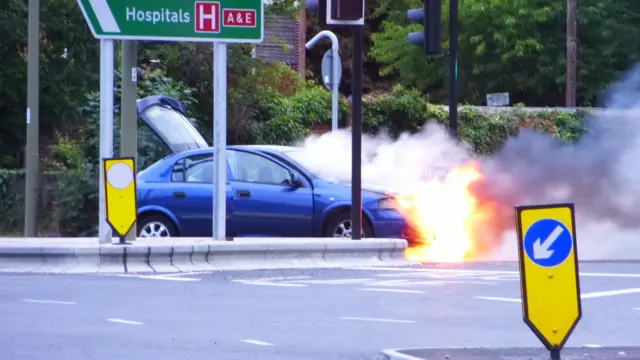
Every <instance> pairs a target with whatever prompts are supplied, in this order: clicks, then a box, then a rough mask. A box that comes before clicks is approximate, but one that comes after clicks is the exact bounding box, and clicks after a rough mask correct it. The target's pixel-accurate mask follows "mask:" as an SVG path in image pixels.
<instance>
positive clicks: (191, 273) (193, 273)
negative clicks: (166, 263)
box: [158, 271, 214, 277]
mask: <svg viewBox="0 0 640 360" xmlns="http://www.w3.org/2000/svg"><path fill="white" fill-rule="evenodd" d="M211 273H214V271H211V272H208V271H192V272H183V273H175V274H162V275H158V276H162V277H174V276H187V275H204V274H211Z"/></svg>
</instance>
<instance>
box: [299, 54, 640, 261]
mask: <svg viewBox="0 0 640 360" xmlns="http://www.w3.org/2000/svg"><path fill="white" fill-rule="evenodd" d="M600 108H604V111H599V112H596V113H595V114H594V115H592V116H591V117H589V118H588V119H587V123H586V126H587V128H588V132H587V133H586V134H585V135H583V136H582V138H581V139H580V141H579V142H577V143H576V144H567V143H565V142H563V141H561V140H558V139H556V138H554V137H552V136H550V135H548V134H543V133H539V132H536V131H534V130H522V131H520V132H519V134H518V135H517V136H514V137H512V138H510V139H508V140H507V141H506V142H505V144H504V146H503V147H502V148H501V149H500V150H499V151H498V152H497V153H496V154H495V155H494V156H492V157H490V158H486V159H478V158H476V157H475V156H474V155H473V153H472V152H471V151H470V149H469V147H468V146H466V145H464V144H462V145H461V144H460V143H458V142H456V141H454V140H452V139H451V138H450V137H449V135H448V133H447V131H446V129H444V128H442V127H441V126H439V125H437V124H435V123H428V124H427V125H425V126H424V128H423V129H422V131H421V132H419V133H417V134H412V135H410V134H403V135H402V136H400V138H398V139H395V140H394V139H392V138H391V137H389V136H387V135H386V134H382V135H378V136H364V137H363V139H362V180H363V186H364V185H367V184H375V185H378V186H380V187H383V188H385V189H388V190H392V191H393V190H402V192H405V193H406V192H411V191H412V189H416V188H419V187H420V186H422V185H423V184H424V182H425V181H428V180H429V179H430V178H432V177H433V176H439V175H442V174H443V173H444V172H446V171H447V170H451V169H452V168H453V167H455V166H458V165H460V164H463V163H465V162H466V161H469V160H472V159H473V160H474V161H477V162H479V163H480V170H481V172H482V174H483V179H482V180H481V181H479V182H477V183H476V184H474V186H473V189H472V191H473V193H474V194H475V195H476V197H477V198H478V199H479V200H480V201H481V202H485V203H487V204H492V205H497V206H498V207H499V209H500V214H501V215H499V218H498V219H494V220H495V221H494V224H493V226H494V227H497V228H496V229H494V230H495V231H494V232H493V233H491V235H490V236H489V237H485V238H484V239H483V240H482V241H483V244H481V245H480V247H481V248H483V249H485V250H492V251H493V250H496V249H497V248H498V247H499V246H500V245H501V243H502V242H503V241H504V240H505V235H506V234H507V233H508V232H511V231H512V230H513V228H514V226H515V223H514V205H526V204H534V203H536V204H540V203H551V202H573V203H575V206H576V215H577V222H578V225H577V226H578V233H580V231H581V229H584V227H583V226H582V225H581V224H587V225H588V226H589V229H591V230H590V232H593V233H599V234H602V233H605V234H611V231H619V230H622V231H634V230H639V229H640V214H639V210H640V206H638V205H640V109H638V108H640V66H637V67H635V68H633V69H632V70H630V71H629V72H627V73H625V74H624V75H623V76H622V77H621V78H620V79H619V81H617V82H615V83H614V84H613V85H611V86H610V88H609V89H608V90H607V91H606V92H605V93H604V94H603V96H602V103H601V104H600ZM636 111H637V112H636ZM299 146H301V147H303V148H304V149H305V165H306V166H308V167H309V168H310V169H311V170H312V171H314V172H315V173H316V174H318V175H320V176H321V177H324V178H326V179H328V180H330V181H337V182H349V181H350V180H351V133H350V131H349V130H341V131H337V132H332V133H327V134H323V135H319V136H312V137H310V138H308V139H306V140H305V141H304V142H302V143H301V144H299ZM594 225H598V226H600V225H601V227H600V229H602V227H606V228H607V229H608V230H606V232H603V231H604V230H594ZM585 226H586V225H585ZM583 236H584V235H583ZM587 236H588V235H587ZM599 236H600V235H599ZM509 238H513V239H515V236H509ZM609 238H610V236H609ZM630 238H633V239H635V236H630ZM601 239H602V238H601V237H598V243H599V245H598V246H599V250H602V246H603V245H602V242H601ZM630 241H631V240H630ZM510 246H511V245H510ZM511 247H512V248H513V249H511V248H510V249H511V250H515V247H513V246H511ZM587 251H588V250H587ZM509 258H512V256H511V255H510V256H509ZM503 260H504V259H503Z"/></svg>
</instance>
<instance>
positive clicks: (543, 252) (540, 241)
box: [523, 219, 573, 267]
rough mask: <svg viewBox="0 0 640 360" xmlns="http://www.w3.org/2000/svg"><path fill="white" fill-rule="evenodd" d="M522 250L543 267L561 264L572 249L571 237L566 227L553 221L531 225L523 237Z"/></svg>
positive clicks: (543, 221)
mask: <svg viewBox="0 0 640 360" xmlns="http://www.w3.org/2000/svg"><path fill="white" fill-rule="evenodd" d="M523 243H524V250H525V252H526V254H527V256H528V257H529V259H531V261H533V262H534V263H536V264H537V265H539V266H544V267H554V266H558V265H560V264H562V263H563V262H564V261H565V260H567V258H568V257H569V255H570V254H571V249H572V248H573V236H572V235H571V232H570V231H569V229H567V227H566V226H565V225H564V224H563V223H561V222H560V221H558V220H555V219H542V220H538V221H536V222H535V223H533V224H532V225H531V226H530V227H529V229H528V230H527V232H526V234H525V235H524V240H523Z"/></svg>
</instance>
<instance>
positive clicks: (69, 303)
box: [22, 299, 76, 305]
mask: <svg viewBox="0 0 640 360" xmlns="http://www.w3.org/2000/svg"><path fill="white" fill-rule="evenodd" d="M22 301H23V302H28V303H38V304H58V305H76V303H75V302H73V301H55V300H34V299H23V300H22Z"/></svg>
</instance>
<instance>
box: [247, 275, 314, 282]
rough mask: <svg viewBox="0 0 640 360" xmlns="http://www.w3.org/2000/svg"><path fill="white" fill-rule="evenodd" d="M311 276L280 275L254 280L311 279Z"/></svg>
mask: <svg viewBox="0 0 640 360" xmlns="http://www.w3.org/2000/svg"><path fill="white" fill-rule="evenodd" d="M310 278H311V276H278V277H268V278H258V279H252V280H258V281H275V280H300V279H310Z"/></svg>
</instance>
